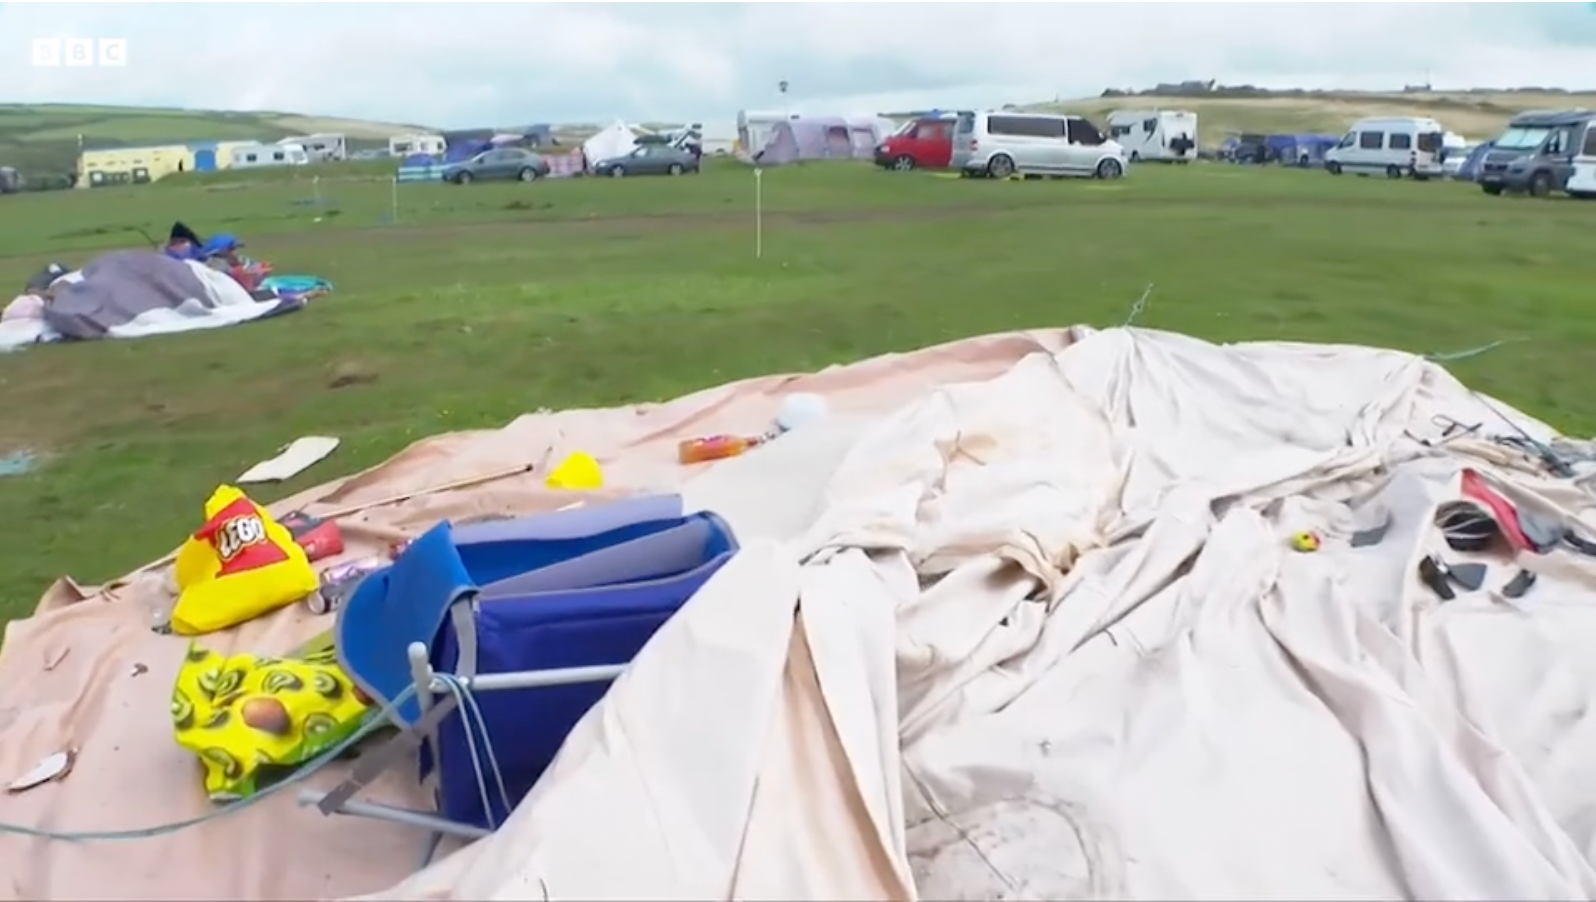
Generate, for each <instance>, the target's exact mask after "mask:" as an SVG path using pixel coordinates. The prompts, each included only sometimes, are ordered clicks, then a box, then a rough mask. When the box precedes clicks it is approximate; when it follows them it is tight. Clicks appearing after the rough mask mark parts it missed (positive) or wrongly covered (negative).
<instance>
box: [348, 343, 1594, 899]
mask: <svg viewBox="0 0 1596 902" xmlns="http://www.w3.org/2000/svg"><path fill="white" fill-rule="evenodd" d="M1501 409H1503V410H1507V408H1505V407H1502V408H1501ZM1511 415H1512V416H1514V417H1515V418H1517V420H1518V422H1519V424H1520V425H1521V426H1522V428H1524V429H1527V430H1529V431H1530V432H1532V433H1534V434H1536V435H1537V436H1541V437H1549V436H1550V434H1551V432H1550V430H1549V429H1548V428H1547V427H1546V426H1544V425H1543V424H1540V423H1536V422H1534V421H1533V420H1530V419H1528V418H1523V417H1519V416H1518V415H1517V414H1511ZM1440 416H1444V417H1450V418H1454V419H1456V420H1459V421H1463V422H1466V423H1475V422H1482V423H1484V424H1485V425H1484V428H1483V429H1482V433H1484V434H1489V433H1493V432H1496V433H1504V434H1505V433H1510V432H1511V430H1509V429H1508V428H1507V427H1506V425H1505V424H1504V423H1502V422H1501V421H1500V420H1499V419H1498V418H1497V417H1496V415H1495V414H1493V413H1492V412H1490V410H1489V409H1487V408H1485V407H1484V406H1483V405H1482V403H1481V401H1480V399H1479V398H1478V397H1476V396H1474V395H1473V394H1471V393H1470V392H1469V391H1468V390H1467V389H1466V388H1465V387H1463V386H1462V385H1460V384H1459V383H1458V382H1456V381H1455V380H1454V379H1452V378H1451V377H1450V376H1449V375H1448V374H1447V373H1446V372H1444V371H1443V370H1441V369H1440V368H1438V367H1436V366H1433V365H1431V364H1428V363H1426V362H1424V361H1422V360H1420V359H1418V358H1415V357H1413V356H1411V355H1406V354H1400V353H1395V352H1388V351H1379V350H1371V349H1367V348H1357V347H1324V346H1307V345H1286V344H1253V345H1238V346H1228V347H1216V346H1214V345H1210V344H1206V343H1203V342H1200V341H1197V340H1194V339H1191V338H1187V337H1183V336H1179V335H1172V334H1165V333H1157V332H1148V331H1141V330H1113V331H1107V332H1101V333H1097V334H1095V335H1091V336H1089V337H1087V338H1085V339H1084V340H1083V341H1081V342H1079V343H1077V344H1075V345H1073V346H1071V347H1069V348H1068V349H1066V350H1065V351H1063V352H1062V353H1060V354H1058V355H1057V356H1049V355H1045V354H1038V355H1034V356H1032V357H1030V358H1028V359H1026V360H1024V361H1023V362H1022V363H1021V364H1019V365H1017V366H1016V367H1014V368H1013V369H1012V370H1010V371H1009V372H1008V373H1007V374H1005V375H1003V376H1001V377H1000V378H997V379H994V380H991V381H989V382H984V383H980V384H966V385H955V386H945V387H938V388H933V389H930V390H928V391H927V392H926V394H925V395H924V396H923V397H922V398H920V399H919V400H918V401H916V402H914V403H912V404H910V405H908V406H907V407H905V408H903V409H901V410H900V411H898V412H897V413H896V414H895V415H893V416H891V417H888V418H886V419H884V420H881V421H876V422H873V423H870V424H868V425H867V426H859V427H857V428H855V427H852V426H850V427H843V426H838V427H836V428H835V429H833V430H832V431H831V432H830V433H828V436H827V437H826V438H816V439H814V440H813V441H814V445H813V446H812V447H811V448H810V449H809V451H808V453H792V454H787V455H785V456H781V455H778V454H777V453H775V451H776V446H772V448H771V451H772V453H771V454H770V455H768V456H765V457H761V455H759V454H751V455H749V456H748V457H747V458H746V459H745V460H743V461H739V462H738V466H739V467H741V468H743V469H742V470H740V471H737V472H733V471H732V470H730V469H728V470H727V473H728V474H729V475H725V476H722V477H719V480H718V481H716V480H713V479H711V478H710V477H705V478H704V481H703V482H702V483H700V484H695V485H690V486H689V490H688V493H687V494H688V496H689V499H690V500H695V501H696V503H699V504H702V505H707V506H713V507H715V508H716V509H718V510H721V511H722V512H723V513H724V514H726V515H727V516H728V517H729V518H730V520H731V522H732V523H733V524H734V526H738V527H739V528H742V527H744V526H746V527H747V530H746V531H747V532H748V533H750V534H751V535H753V536H755V538H754V539H753V540H752V541H751V542H749V543H748V545H747V547H746V550H745V551H744V552H743V553H742V554H740V555H739V556H738V557H737V558H736V559H735V560H734V561H733V562H732V563H731V564H730V565H728V566H727V567H726V568H725V570H724V571H723V572H722V573H721V574H719V575H718V576H717V577H716V578H715V579H714V580H713V581H712V582H711V583H710V584H709V586H707V587H706V588H705V589H704V590H703V591H702V592H700V593H699V595H698V596H697V597H696V598H694V599H693V600H692V601H691V602H690V603H689V604H688V606H687V607H686V608H685V609H684V610H683V612H682V613H681V615H679V616H678V617H677V618H675V619H674V620H673V621H672V622H670V623H669V624H668V625H667V626H666V627H665V629H664V630H663V631H662V632H661V633H660V634H659V635H658V636H657V637H656V639H655V640H654V641H653V642H652V643H651V644H650V645H649V646H648V647H647V648H646V649H645V650H644V652H643V653H642V654H641V655H640V656H639V657H638V659H637V660H636V662H635V664H634V666H633V667H632V668H631V669H630V670H629V671H628V672H627V673H626V674H625V675H624V676H623V677H622V678H621V679H620V680H619V681H618V682H617V683H616V684H615V686H614V688H613V689H612V690H611V691H610V693H609V694H608V696H607V697H606V699H605V700H604V702H603V703H601V704H600V705H599V706H598V707H597V708H595V709H594V710H593V711H592V712H591V713H590V714H589V715H588V717H587V718H586V719H585V720H584V721H583V722H582V723H581V724H580V725H579V727H578V728H577V729H576V731H575V732H574V733H573V734H572V736H571V738H570V740H569V741H568V742H567V744H566V746H565V748H564V750H563V751H562V753H561V755H560V757H559V759H558V760H557V761H556V763H555V765H554V767H553V768H552V769H551V770H550V772H549V773H548V774H547V775H546V776H545V778H544V779H543V781H542V782H541V783H540V784H539V785H538V787H537V788H536V789H535V790H534V791H533V793H532V795H531V796H529V797H528V798H527V799H526V801H525V802H524V803H523V804H522V805H521V806H520V807H519V808H518V810H517V811H516V812H515V814H514V816H513V818H512V819H511V821H510V823H509V824H507V825H506V826H505V827H503V828H502V829H501V830H500V831H499V832H498V833H497V834H495V835H494V836H492V837H490V838H488V839H486V840H483V841H481V842H478V843H476V844H474V845H472V846H470V847H468V848H466V849H464V850H462V851H461V852H459V853H457V854H455V855H454V856H452V857H450V858H448V859H446V860H444V861H442V862H440V863H438V864H436V865H434V866H432V867H431V868H429V869H427V870H425V871H423V872H421V873H419V874H417V875H416V876H415V877H414V878H412V879H411V880H410V881H407V882H406V883H404V884H402V885H400V886H397V887H394V888H393V889H391V890H390V891H388V892H385V893H381V894H378V895H376V896H373V897H371V898H385V899H415V898H453V899H545V898H554V899H601V898H602V899H615V898H643V897H648V898H657V899H700V900H701V899H726V900H729V899H778V898H779V899H822V898H827V899H836V898H849V899H888V898H891V899H909V898H915V897H923V898H930V899H971V900H974V899H996V898H1005V899H1122V898H1126V899H1159V898H1299V899H1305V898H1324V899H1332V898H1333V899H1351V898H1364V899H1376V898H1379V899H1388V898H1422V899H1459V900H1462V899H1484V898H1497V899H1508V898H1517V899H1590V898H1596V872H1593V870H1592V866H1591V864H1590V856H1591V854H1592V852H1593V851H1596V718H1593V717H1592V715H1591V711H1592V710H1593V703H1596V656H1593V655H1592V654H1590V653H1589V649H1591V648H1592V647H1596V566H1593V561H1591V560H1590V559H1586V558H1582V557H1579V556H1577V555H1575V554H1574V553H1572V552H1570V551H1566V550H1565V551H1557V552H1554V553H1552V554H1551V555H1548V556H1545V557H1529V558H1527V559H1525V560H1523V561H1521V562H1518V563H1515V562H1513V561H1509V560H1506V559H1501V558H1494V559H1485V560H1486V562H1487V563H1488V564H1489V566H1490V569H1489V571H1488V578H1487V581H1486V585H1485V587H1484V588H1483V589H1482V590H1481V591H1478V592H1473V593H1464V594H1462V595H1461V596H1460V597H1459V598H1458V599H1457V600H1455V601H1450V602H1442V601H1441V600H1440V599H1438V598H1437V597H1435V596H1434V595H1433V594H1432V593H1431V592H1430V591H1429V590H1427V589H1426V588H1425V587H1424V586H1423V585H1422V584H1421V583H1420V582H1419V580H1418V579H1417V577H1416V576H1415V571H1416V564H1417V561H1418V560H1419V558H1420V557H1421V556H1422V555H1423V554H1425V553H1427V552H1428V551H1442V550H1444V545H1443V544H1442V543H1441V540H1440V537H1439V536H1437V535H1436V534H1435V530H1434V529H1433V528H1432V527H1431V525H1430V524H1431V519H1432V512H1433V509H1434V506H1435V504H1436V503H1438V501H1440V500H1444V499H1449V498H1454V497H1457V493H1458V481H1459V474H1460V472H1461V470H1462V469H1463V468H1465V467H1470V468H1473V469H1475V470H1477V471H1479V472H1480V473H1481V474H1483V475H1484V476H1485V477H1486V478H1487V479H1489V480H1492V481H1493V482H1495V483H1496V484H1498V485H1499V486H1501V487H1502V489H1503V490H1504V491H1505V492H1507V493H1509V494H1511V496H1512V497H1513V498H1514V499H1515V500H1516V501H1518V502H1519V503H1520V504H1521V505H1531V506H1535V507H1537V508H1538V509H1539V510H1541V511H1542V512H1543V513H1545V512H1553V511H1556V512H1560V513H1561V514H1562V515H1563V516H1565V517H1567V518H1568V519H1569V520H1570V521H1571V522H1579V521H1581V520H1583V522H1584V523H1586V524H1587V525H1589V524H1591V523H1592V522H1593V521H1592V516H1591V515H1592V507H1593V505H1592V499H1591V497H1590V496H1589V494H1588V493H1586V492H1585V491H1583V490H1581V489H1580V488H1578V487H1577V486H1576V485H1575V484H1574V483H1573V482H1571V481H1569V480H1554V479H1551V478H1549V477H1547V476H1546V475H1544V474H1543V473H1542V472H1541V471H1540V468H1539V467H1537V466H1536V465H1535V464H1534V463H1533V462H1531V461H1528V460H1527V459H1525V458H1524V457H1523V456H1522V455H1517V454H1514V453H1511V452H1508V451H1505V450H1503V449H1502V448H1500V447H1499V446H1497V445H1494V444H1491V443H1489V442H1486V441H1483V440H1477V439H1470V438H1465V439H1461V440H1453V441H1450V442H1447V443H1445V444H1443V445H1439V446H1436V447H1432V446H1430V445H1426V444H1423V443H1421V442H1423V441H1425V440H1428V441H1430V442H1432V443H1434V442H1435V441H1436V440H1438V439H1439V438H1440V437H1441V428H1440V426H1439V425H1438V423H1437V421H1435V420H1433V419H1432V418H1434V417H1440ZM850 429H851V430H852V431H850ZM796 437H797V436H796V434H795V436H794V438H796ZM783 441H786V439H784V440H783ZM778 445H779V443H778ZM761 461H763V464H761ZM762 465H763V466H766V467H767V470H768V471H767V472H766V473H764V474H763V475H760V474H757V473H756V472H755V470H756V468H758V467H760V466H762ZM728 466H729V465H728ZM1582 466H1583V465H1582ZM1386 516H1389V517H1390V522H1391V528H1390V531H1389V533H1388V534H1387V535H1386V537H1385V539H1384V540H1383V541H1381V542H1380V543H1379V544H1376V545H1373V546H1371V547H1365V548H1352V547H1350V545H1349V544H1348V541H1347V539H1348V537H1349V535H1350V534H1351V532H1352V531H1353V530H1354V529H1357V528H1361V527H1362V526H1364V525H1367V524H1368V523H1370V522H1372V521H1373V520H1379V519H1383V518H1384V517H1386ZM1305 529H1312V530H1315V531H1317V532H1318V533H1319V534H1320V535H1321V536H1322V538H1323V540H1324V544H1323V547H1322V549H1321V550H1319V551H1318V552H1316V553H1299V552H1296V551H1293V550H1291V548H1290V546H1289V543H1288V541H1287V538H1288V536H1290V535H1291V534H1292V533H1295V532H1297V531H1300V530H1305ZM1446 553H1447V554H1448V555H1450V556H1451V557H1453V558H1454V559H1455V558H1456V555H1455V554H1453V553H1451V552H1446ZM1520 564H1523V565H1527V566H1531V567H1533V568H1535V569H1536V570H1537V571H1538V572H1539V574H1540V579H1539V582H1538V584H1537V585H1536V586H1535V588H1533V589H1532V590H1531V592H1530V594H1529V595H1527V596H1525V598H1524V599H1523V601H1522V602H1520V603H1518V604H1516V605H1515V604H1508V603H1507V602H1506V601H1505V600H1504V599H1503V598H1501V597H1500V595H1499V589H1500V587H1501V586H1502V584H1504V583H1505V582H1506V581H1507V580H1508V579H1510V578H1511V577H1512V576H1513V575H1514V574H1515V573H1516V572H1517V570H1518V567H1519V565H1520Z"/></svg>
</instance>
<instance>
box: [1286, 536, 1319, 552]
mask: <svg viewBox="0 0 1596 902" xmlns="http://www.w3.org/2000/svg"><path fill="white" fill-rule="evenodd" d="M1320 544H1321V543H1320V541H1319V536H1318V535H1317V534H1316V533H1311V532H1299V533H1297V534H1296V535H1294V536H1292V537H1291V547H1292V548H1293V549H1294V550H1296V551H1303V552H1308V551H1318V550H1319V545H1320Z"/></svg>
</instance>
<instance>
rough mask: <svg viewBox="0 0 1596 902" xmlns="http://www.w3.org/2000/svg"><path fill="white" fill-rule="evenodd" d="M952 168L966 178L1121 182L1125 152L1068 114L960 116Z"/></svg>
mask: <svg viewBox="0 0 1596 902" xmlns="http://www.w3.org/2000/svg"><path fill="white" fill-rule="evenodd" d="M953 168H954V169H956V170H958V171H959V172H960V173H961V174H963V175H967V176H987V177H990V178H1008V177H1009V176H1011V175H1070V176H1079V177H1083V178H1099V179H1117V178H1119V177H1120V176H1122V175H1124V174H1125V169H1126V162H1125V148H1123V147H1121V146H1120V145H1119V142H1117V141H1112V140H1109V139H1108V138H1107V137H1105V136H1104V135H1103V133H1102V131H1100V130H1099V129H1098V128H1097V126H1095V125H1093V124H1092V123H1090V122H1088V121H1087V120H1085V119H1083V118H1081V117H1080V116H1070V115H1066V114H1062V113H1060V114H1049V113H1009V112H1000V111H983V112H977V113H960V114H959V119H958V124H957V125H956V126H955V127H954V132H953Z"/></svg>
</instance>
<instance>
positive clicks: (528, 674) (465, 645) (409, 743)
mask: <svg viewBox="0 0 1596 902" xmlns="http://www.w3.org/2000/svg"><path fill="white" fill-rule="evenodd" d="M480 603H481V602H480V600H479V599H477V598H475V597H472V598H463V599H460V600H459V601H457V602H455V603H454V604H453V605H452V606H451V607H450V610H449V616H450V618H451V619H452V620H453V621H454V628H455V636H456V637H457V640H458V642H459V647H460V649H459V661H458V668H457V671H456V672H454V673H451V674H449V676H452V677H453V678H454V679H455V680H456V681H458V682H459V683H460V684H461V685H462V686H463V687H464V689H465V691H466V692H468V693H475V692H495V691H504V690H511V689H541V688H546V687H550V686H568V685H572V684H577V683H600V682H607V681H612V680H614V679H615V678H616V677H618V676H620V675H621V673H622V672H624V671H625V670H626V668H627V667H628V666H630V664H629V663H628V664H601V665H592V666H587V667H567V668H561V669H553V670H523V671H517V672H515V673H489V674H477V673H476V666H477V634H476V612H477V609H478V605H479V604H480ZM406 655H407V657H408V658H409V660H410V678H411V682H412V685H413V687H414V689H415V698H416V704H417V707H418V708H419V709H420V716H419V717H418V718H417V719H416V721H415V722H414V723H410V724H406V723H403V722H402V721H400V720H399V718H398V717H396V716H390V717H389V720H390V722H392V723H393V724H394V726H396V727H398V728H399V735H398V736H395V737H394V738H392V739H390V740H389V741H388V743H386V744H385V745H382V746H379V747H378V748H376V749H373V750H372V751H370V752H368V753H367V754H365V755H362V756H361V757H360V758H359V759H358V760H357V761H356V763H355V768H354V771H353V772H352V773H351V774H350V775H349V777H348V779H346V780H345V781H344V782H343V783H341V784H339V785H338V786H337V787H335V788H334V789H333V790H331V791H330V792H317V791H315V790H303V791H301V792H300V794H299V804H300V805H302V806H315V807H316V808H318V809H320V811H321V813H322V814H324V815H332V814H344V815H353V816H355V817H365V818H372V819H375V820H382V821H388V822H389V823H395V824H404V825H406V826H412V827H419V828H421V829H423V830H425V831H427V833H428V836H427V838H426V841H425V845H424V847H423V851H422V859H421V860H422V866H425V865H426V864H427V863H428V862H429V861H431V859H432V856H433V853H434V852H435V851H436V849H437V845H438V843H439V842H440V841H441V840H442V839H443V837H445V836H452V837H455V838H458V839H463V840H467V841H470V840H475V839H481V838H482V837H484V836H488V835H490V834H491V833H492V831H491V830H485V829H483V828H481V827H478V826H475V825H473V824H462V823H458V822H456V821H451V820H449V819H447V818H445V817H442V816H440V815H438V814H432V813H428V812H422V811H415V810H412V809H408V808H400V807H397V806H393V805H383V804H379V803H375V802H362V801H358V800H356V799H354V798H353V796H354V794H355V793H356V792H358V791H360V790H361V789H363V788H364V787H366V786H367V785H369V784H370V783H371V782H372V781H373V780H375V779H376V778H377V777H378V776H380V775H381V774H382V773H384V772H385V771H387V770H388V769H389V768H390V767H393V766H394V765H396V764H399V763H401V762H402V761H404V760H405V759H411V760H413V758H412V757H411V756H412V754H414V753H419V752H421V750H422V749H428V750H430V751H431V752H432V754H433V761H434V762H436V761H437V760H438V759H437V745H436V741H437V728H438V726H439V724H441V723H442V721H443V719H444V718H445V717H447V716H448V715H449V714H450V713H452V712H454V710H455V709H456V707H457V705H456V703H455V699H454V697H453V696H452V695H451V694H449V685H448V683H447V682H446V681H445V680H444V679H443V678H441V677H440V675H439V673H438V672H437V671H434V670H433V668H432V660H431V649H430V648H428V646H427V645H426V643H424V642H412V643H410V646H409V647H408V648H407V649H406ZM437 773H438V772H437V768H436V767H434V768H433V771H432V773H431V774H429V775H428V776H427V777H426V778H425V779H423V780H422V786H423V788H424V789H426V790H427V791H428V793H429V795H431V796H432V797H433V801H434V804H435V805H436V804H437V803H438V800H437V792H438V790H437ZM506 801H507V802H508V800H506Z"/></svg>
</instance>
